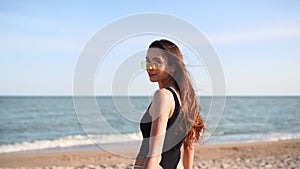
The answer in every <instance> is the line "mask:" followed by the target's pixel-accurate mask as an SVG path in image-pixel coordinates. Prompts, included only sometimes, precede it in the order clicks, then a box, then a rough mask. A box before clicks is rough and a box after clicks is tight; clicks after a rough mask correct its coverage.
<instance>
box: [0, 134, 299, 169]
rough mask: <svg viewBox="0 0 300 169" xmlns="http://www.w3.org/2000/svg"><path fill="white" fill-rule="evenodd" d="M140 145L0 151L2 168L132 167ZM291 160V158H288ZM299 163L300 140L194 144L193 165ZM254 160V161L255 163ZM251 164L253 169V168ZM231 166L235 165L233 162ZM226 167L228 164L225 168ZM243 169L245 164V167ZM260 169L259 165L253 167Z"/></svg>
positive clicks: (195, 166)
mask: <svg viewBox="0 0 300 169" xmlns="http://www.w3.org/2000/svg"><path fill="white" fill-rule="evenodd" d="M137 151H138V148H132V147H128V148H125V149H115V150H114V154H112V153H111V152H107V151H105V150H100V149H97V150H78V151H71V150H70V151H69V150H68V151H60V152H18V153H2V154H0V168H22V167H25V168H37V167H40V168H43V167H44V168H47V167H49V168H51V167H52V168H55V167H58V168H59V167H62V168H68V167H70V168H88V167H87V166H94V168H126V167H128V168H130V166H131V164H132V162H133V161H134V157H135V155H136V154H137ZM286 160H289V161H286ZM272 161H274V163H276V164H277V163H278V164H277V165H283V166H286V165H291V166H293V165H295V166H300V139H294V140H281V141H263V142H247V143H226V144H200V145H196V146H195V160H194V168H200V167H201V168H205V166H207V167H208V168H211V167H213V166H214V165H218V166H219V167H217V166H216V168H220V166H221V165H222V166H227V163H232V162H234V164H235V165H237V164H238V163H241V164H239V167H240V168H241V165H243V164H247V165H248V164H249V165H250V164H251V166H253V165H254V164H257V163H258V162H259V163H262V164H266V165H267V164H270V163H271V162H272ZM252 163H253V164H252ZM251 166H250V168H251ZM229 167H232V168H234V167H233V166H232V165H229ZM223 168H226V167H223ZM242 168H243V167H242ZM254 168H259V167H257V166H256V167H254Z"/></svg>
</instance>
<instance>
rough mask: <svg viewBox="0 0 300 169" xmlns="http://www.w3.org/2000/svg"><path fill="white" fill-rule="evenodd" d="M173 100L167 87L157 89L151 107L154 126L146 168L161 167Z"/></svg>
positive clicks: (150, 111) (152, 127)
mask: <svg viewBox="0 0 300 169" xmlns="http://www.w3.org/2000/svg"><path fill="white" fill-rule="evenodd" d="M172 100H173V98H172V95H171V93H170V92H169V91H168V90H166V89H160V90H158V91H156V92H155V94H154V96H153V101H152V104H151V107H150V109H149V113H150V115H151V117H152V126H151V133H150V138H149V139H150V140H149V155H148V158H147V159H146V161H145V165H144V168H145V169H146V168H151V169H153V168H155V169H156V168H160V166H159V162H160V160H161V153H162V150H163V144H164V138H165V132H166V127H167V123H168V118H169V114H170V112H171V110H172V106H175V103H173V102H172ZM173 104H174V105H173Z"/></svg>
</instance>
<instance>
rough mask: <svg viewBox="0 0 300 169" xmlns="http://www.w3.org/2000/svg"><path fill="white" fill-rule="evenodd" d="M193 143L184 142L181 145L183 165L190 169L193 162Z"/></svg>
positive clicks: (185, 168)
mask: <svg viewBox="0 0 300 169" xmlns="http://www.w3.org/2000/svg"><path fill="white" fill-rule="evenodd" d="M194 151H195V150H194V144H189V143H184V145H183V167H184V169H192V168H193V162H194Z"/></svg>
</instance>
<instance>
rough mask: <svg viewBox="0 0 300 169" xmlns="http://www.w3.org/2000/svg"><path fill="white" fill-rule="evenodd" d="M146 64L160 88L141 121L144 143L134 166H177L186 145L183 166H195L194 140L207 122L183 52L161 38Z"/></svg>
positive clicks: (155, 42) (144, 65)
mask: <svg viewBox="0 0 300 169" xmlns="http://www.w3.org/2000/svg"><path fill="white" fill-rule="evenodd" d="M142 66H143V68H144V69H146V70H147V72H148V75H149V78H150V81H151V82H157V83H158V85H159V89H158V90H157V91H156V92H155V93H154V96H153V100H152V102H151V104H150V105H149V107H148V109H147V111H146V113H145V115H144V116H143V118H142V120H141V123H140V128H141V131H142V134H143V142H142V145H141V148H140V151H139V154H138V156H137V159H136V161H135V165H134V168H136V169H137V168H151V169H153V168H155V169H156V168H165V169H175V168H176V167H177V165H178V163H179V160H180V154H181V153H180V149H181V147H182V145H183V150H184V151H183V159H182V161H183V166H184V168H185V169H189V168H192V165H193V158H194V142H195V141H198V140H199V137H200V132H201V131H202V129H203V127H204V123H203V121H202V118H201V116H200V106H199V104H198V102H197V98H196V94H195V91H194V89H193V87H192V84H191V82H190V79H189V76H188V72H187V70H186V68H185V65H184V63H183V57H182V54H181V52H180V50H179V48H178V47H177V46H176V45H175V44H174V43H173V42H170V41H168V40H165V39H162V40H157V41H154V42H152V43H151V44H150V46H149V49H148V51H147V56H146V61H145V62H143V63H142Z"/></svg>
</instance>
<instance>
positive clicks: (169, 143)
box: [138, 87, 185, 169]
mask: <svg viewBox="0 0 300 169" xmlns="http://www.w3.org/2000/svg"><path fill="white" fill-rule="evenodd" d="M166 89H167V90H169V91H171V92H172V94H173V97H174V100H175V109H174V112H173V114H172V116H171V117H170V118H169V119H168V123H167V128H166V134H165V140H164V146H163V151H162V155H161V157H162V159H161V161H160V165H161V166H162V167H163V168H165V169H176V167H177V165H178V162H179V160H180V148H181V145H182V142H183V138H184V137H185V132H183V131H181V130H180V129H179V127H178V126H177V123H178V121H179V119H181V113H180V109H181V107H180V104H179V101H178V98H177V95H176V93H175V92H174V91H173V90H172V89H171V88H169V87H167V88H166ZM150 106H151V104H150V105H149V107H148V109H147V111H146V113H145V114H144V116H143V118H142V120H141V123H140V128H141V131H142V134H143V142H142V146H141V149H140V152H139V155H138V157H147V156H148V152H149V137H150V132H151V125H152V118H151V116H150V114H149V108H150ZM174 123H175V124H174ZM173 124H174V125H173Z"/></svg>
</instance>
